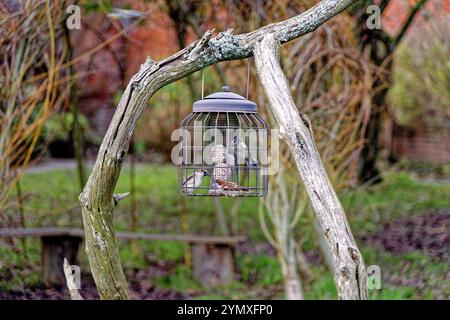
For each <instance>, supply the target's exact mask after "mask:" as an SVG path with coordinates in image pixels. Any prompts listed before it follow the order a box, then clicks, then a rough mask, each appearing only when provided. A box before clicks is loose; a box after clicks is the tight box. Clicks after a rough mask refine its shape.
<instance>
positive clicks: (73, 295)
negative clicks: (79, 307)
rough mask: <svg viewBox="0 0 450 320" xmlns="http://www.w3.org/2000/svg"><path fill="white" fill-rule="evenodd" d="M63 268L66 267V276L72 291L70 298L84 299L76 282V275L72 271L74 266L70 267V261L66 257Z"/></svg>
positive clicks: (68, 286)
mask: <svg viewBox="0 0 450 320" xmlns="http://www.w3.org/2000/svg"><path fill="white" fill-rule="evenodd" d="M63 268H64V275H65V276H66V281H67V288H68V289H69V292H70V298H71V299H72V300H84V299H83V297H82V296H81V294H80V292H79V291H78V288H77V285H76V282H75V277H74V276H73V273H72V268H71V267H70V265H69V262H68V261H67V259H66V258H64V265H63Z"/></svg>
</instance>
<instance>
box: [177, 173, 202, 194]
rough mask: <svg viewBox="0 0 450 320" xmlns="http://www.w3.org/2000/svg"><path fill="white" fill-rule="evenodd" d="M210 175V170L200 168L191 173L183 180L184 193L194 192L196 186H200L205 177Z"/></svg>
mask: <svg viewBox="0 0 450 320" xmlns="http://www.w3.org/2000/svg"><path fill="white" fill-rule="evenodd" d="M207 176H209V174H208V171H206V170H199V171H196V172H194V173H193V174H191V175H190V176H189V177H187V178H186V180H184V181H183V184H182V185H181V190H182V192H183V193H186V194H192V193H193V192H194V188H197V187H198V186H200V185H201V184H202V182H203V180H204V179H205V177H207Z"/></svg>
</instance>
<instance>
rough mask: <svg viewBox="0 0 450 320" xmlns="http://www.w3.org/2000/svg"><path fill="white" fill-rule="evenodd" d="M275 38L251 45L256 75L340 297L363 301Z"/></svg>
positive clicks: (359, 272) (345, 231)
mask: <svg viewBox="0 0 450 320" xmlns="http://www.w3.org/2000/svg"><path fill="white" fill-rule="evenodd" d="M279 44H280V43H279V41H277V40H276V39H275V37H274V36H273V35H272V34H268V35H266V36H264V37H263V38H262V40H260V42H258V43H257V44H256V47H255V54H254V56H255V62H256V70H257V72H258V76H259V79H260V81H261V84H262V86H263V88H264V92H265V94H266V96H267V98H268V100H269V103H270V106H271V109H272V111H273V114H274V116H275V118H276V120H277V122H278V124H279V126H280V134H281V137H282V138H283V139H285V140H286V142H287V143H288V145H289V147H290V148H291V151H292V155H293V158H294V159H295V162H296V164H297V168H298V170H299V173H300V176H301V177H302V179H303V182H304V184H305V187H306V190H307V192H308V195H309V198H310V200H311V204H312V207H313V209H314V211H315V213H316V217H317V220H318V221H319V224H320V226H321V228H322V232H323V233H324V235H325V237H326V239H327V241H328V245H329V247H330V250H331V253H332V256H333V265H334V281H335V283H336V287H337V291H338V294H339V297H340V298H341V299H367V295H368V294H367V276H366V269H365V265H364V261H363V258H362V256H361V253H360V252H359V250H358V247H357V246H356V243H355V239H354V238H353V235H352V233H351V230H350V226H349V225H348V222H347V218H346V216H345V212H344V210H343V208H342V205H341V203H340V201H339V199H338V197H337V195H336V193H335V192H334V190H333V187H332V186H331V183H330V181H329V179H328V176H327V174H326V172H325V168H324V166H323V164H322V160H321V159H320V155H319V153H318V151H317V148H316V145H315V142H314V138H313V132H312V127H311V123H310V121H309V119H308V117H307V116H306V115H304V114H299V113H298V109H297V107H296V106H295V104H294V101H293V99H292V96H291V92H290V89H289V85H288V83H287V79H286V76H285V75H284V73H283V71H282V69H281V66H280V64H279V56H278V55H279Z"/></svg>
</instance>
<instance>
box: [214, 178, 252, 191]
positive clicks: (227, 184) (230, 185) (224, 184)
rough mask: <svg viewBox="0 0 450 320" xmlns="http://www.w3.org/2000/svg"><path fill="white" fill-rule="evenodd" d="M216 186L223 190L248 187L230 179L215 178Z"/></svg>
mask: <svg viewBox="0 0 450 320" xmlns="http://www.w3.org/2000/svg"><path fill="white" fill-rule="evenodd" d="M216 183H217V186H218V187H219V188H220V189H222V190H225V191H248V188H245V187H242V186H240V185H238V184H237V183H234V182H232V181H226V180H222V179H216Z"/></svg>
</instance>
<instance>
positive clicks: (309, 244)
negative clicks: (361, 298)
mask: <svg viewBox="0 0 450 320" xmlns="http://www.w3.org/2000/svg"><path fill="white" fill-rule="evenodd" d="M177 177H178V176H177V170H176V168H174V167H173V166H171V165H145V166H138V167H137V173H136V190H137V206H138V224H139V225H138V228H139V230H140V231H148V232H164V233H182V227H181V219H180V208H181V206H180V195H179V194H178V181H177ZM22 189H23V190H24V192H25V193H26V200H25V215H26V220H27V225H28V226H80V223H81V222H80V210H79V206H78V202H77V197H78V187H77V183H76V175H75V172H74V171H73V170H57V171H53V172H49V173H35V174H26V175H25V177H24V179H23V180H22ZM129 190H130V186H129V177H128V169H127V168H125V169H124V170H123V171H122V174H121V176H120V178H119V181H118V184H117V187H116V192H117V193H123V192H127V191H129ZM340 199H341V200H342V203H343V205H344V207H345V209H346V212H347V215H348V218H349V222H350V225H351V227H352V230H353V232H354V234H355V235H356V236H361V235H363V234H365V233H367V232H373V231H375V230H377V229H378V227H379V226H380V225H381V224H382V223H384V222H387V221H392V220H395V219H399V218H403V217H408V216H411V215H416V214H422V213H425V212H429V211H432V210H438V209H441V208H450V186H449V185H448V184H447V185H446V184H442V183H435V184H434V183H430V182H426V183H424V182H420V181H419V180H417V179H415V178H414V176H413V175H411V174H409V173H404V172H400V173H396V172H390V173H388V174H386V175H385V176H384V181H383V182H382V183H381V184H379V185H374V186H371V187H368V188H366V189H361V188H360V189H357V190H347V191H345V192H342V193H341V194H340ZM129 201H130V200H129V198H127V199H125V200H123V201H121V202H120V204H119V206H118V208H117V210H116V212H115V216H114V222H115V225H116V228H117V229H118V230H129V228H130V215H129V206H130V202H129ZM221 201H222V204H223V206H224V208H225V212H229V210H230V207H231V205H232V204H233V201H235V199H222V200H221ZM187 205H188V209H189V222H190V229H191V230H190V231H191V232H192V233H199V234H207V235H211V234H218V233H219V230H218V228H217V227H216V220H215V219H216V218H215V215H214V213H213V212H214V211H213V208H214V206H213V203H212V199H211V198H209V197H207V198H187ZM257 205H258V199H254V198H245V199H242V200H241V207H240V211H239V215H238V228H239V233H240V234H244V235H246V236H248V237H249V239H250V240H252V241H265V238H264V235H263V234H262V232H261V227H260V225H259V220H258V213H257ZM15 214H16V209H14V210H11V211H8V210H7V211H6V212H5V215H6V216H8V217H11V218H14V217H15ZM311 230H312V228H311V225H310V218H309V217H308V215H305V216H304V217H302V219H301V222H300V224H299V226H298V228H297V229H296V234H297V235H299V238H302V239H303V240H304V242H303V247H304V249H312V248H314V247H315V246H316V244H315V240H314V238H313V233H312V231H311ZM21 246H22V244H21V242H20V241H18V240H15V241H14V246H10V245H1V246H0V279H1V281H0V290H12V289H18V290H20V288H23V287H28V286H32V285H37V284H39V281H40V280H39V279H40V276H39V267H38V266H39V263H40V262H39V260H40V256H39V242H38V241H34V240H33V241H32V240H28V241H27V253H28V254H27V259H25V257H24V255H23V254H22V253H21V252H22V249H21ZM119 248H120V256H121V258H122V261H123V264H124V266H125V268H126V269H128V268H144V267H147V266H149V264H151V263H152V261H156V260H165V261H170V262H171V263H174V264H175V267H174V269H173V270H172V271H171V272H170V274H168V275H166V276H162V277H155V278H151V279H149V281H150V282H151V283H153V284H154V285H156V286H159V287H162V288H171V289H175V290H178V291H186V292H191V293H194V295H195V296H196V298H197V299H213V298H226V299H241V298H247V299H258V298H267V297H270V298H283V296H284V294H283V278H282V275H281V271H280V266H279V264H278V261H277V259H276V257H271V256H267V255H263V254H256V255H243V254H238V255H237V257H236V260H237V261H236V268H237V271H238V275H237V278H236V281H234V282H233V283H232V284H230V285H228V286H226V287H221V288H213V289H206V288H202V286H201V285H200V284H199V283H198V282H196V281H195V280H194V279H193V276H192V273H191V271H190V270H189V269H188V268H186V267H185V266H184V252H185V245H184V244H182V243H176V242H164V241H154V242H149V241H138V254H137V255H133V253H132V251H131V246H130V244H129V242H126V241H121V242H120V243H119ZM361 249H362V252H363V256H364V259H365V261H366V264H367V265H371V264H374V265H378V266H380V268H381V273H382V289H381V290H371V291H370V298H371V299H432V298H435V297H446V298H449V296H448V294H447V295H446V292H450V279H449V278H448V266H447V265H445V264H443V263H438V262H435V261H433V260H432V259H431V258H430V257H428V256H426V255H424V254H421V253H418V252H413V253H410V254H407V255H393V254H390V253H388V252H385V251H384V250H382V249H381V248H372V247H362V248H361ZM30 266H32V267H31V268H30ZM81 267H82V270H87V269H88V264H87V259H86V256H85V254H84V252H83V251H82V254H81ZM312 272H313V274H314V281H313V282H311V283H309V284H304V291H305V296H306V298H307V299H335V298H336V297H337V294H336V289H335V287H334V282H333V279H332V276H331V274H330V273H329V272H327V271H326V270H325V269H324V267H322V266H319V265H313V266H312Z"/></svg>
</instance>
